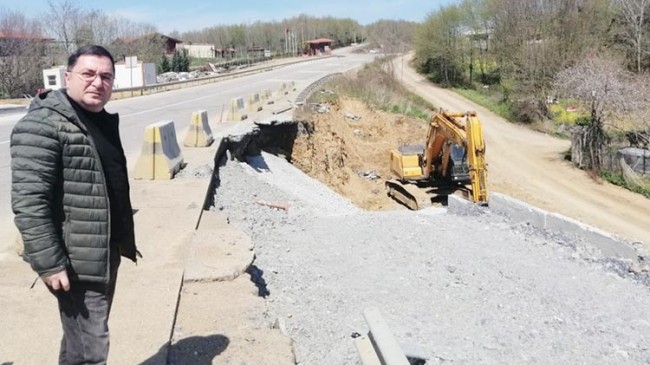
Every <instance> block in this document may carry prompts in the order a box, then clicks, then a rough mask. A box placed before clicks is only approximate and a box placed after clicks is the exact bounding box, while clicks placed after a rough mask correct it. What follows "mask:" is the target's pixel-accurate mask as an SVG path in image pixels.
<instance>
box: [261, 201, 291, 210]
mask: <svg viewBox="0 0 650 365" xmlns="http://www.w3.org/2000/svg"><path fill="white" fill-rule="evenodd" d="M255 203H256V204H259V205H264V206H267V207H270V208H274V209H277V210H284V211H285V212H286V211H288V210H289V204H287V203H273V202H267V201H264V200H256V201H255Z"/></svg>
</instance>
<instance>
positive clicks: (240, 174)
mask: <svg viewBox="0 0 650 365" xmlns="http://www.w3.org/2000/svg"><path fill="white" fill-rule="evenodd" d="M219 176H220V179H221V183H220V186H219V187H218V189H217V192H216V197H215V202H216V203H215V207H214V208H213V209H217V210H220V211H222V212H224V213H225V214H227V215H228V217H229V220H230V222H231V224H235V225H236V226H237V227H238V228H240V229H242V230H243V231H244V232H246V233H247V234H249V235H250V236H251V237H252V239H253V242H254V245H255V253H256V259H255V266H256V268H257V270H256V271H257V272H258V275H256V276H259V277H258V282H259V283H260V285H265V287H266V291H265V294H266V299H267V303H268V307H269V313H270V314H271V315H272V316H275V317H277V318H278V319H279V320H280V321H281V322H284V324H285V326H286V329H287V331H288V334H289V335H290V336H291V337H292V338H293V340H294V348H295V352H296V359H297V362H298V363H299V364H302V365H308V364H309V365H311V364H314V365H321V364H325V365H327V364H332V365H340V364H358V363H360V360H359V357H358V354H357V352H356V349H355V346H354V338H353V337H354V336H355V334H357V333H358V334H366V333H367V331H368V328H367V325H366V323H365V321H364V319H363V310H364V309H365V308H368V307H377V308H378V309H379V310H380V312H381V313H382V315H383V317H384V319H385V320H386V322H387V323H388V325H389V327H390V328H391V331H392V332H393V334H394V336H395V337H396V338H397V340H398V342H400V343H402V344H404V345H407V346H409V347H416V348H419V349H421V350H422V352H424V353H425V354H427V355H428V356H429V360H428V361H427V364H649V363H650V310H649V309H650V306H649V304H648V303H650V290H648V287H647V286H645V285H642V284H641V283H639V282H636V281H634V280H632V279H631V278H630V277H626V276H621V275H620V274H617V273H616V272H615V271H612V270H609V269H608V268H607V267H606V265H604V264H603V263H597V262H590V261H587V260H584V259H581V258H580V255H576V252H575V250H574V248H573V247H572V245H571V242H566V241H563V242H558V241H557V239H556V237H554V236H550V235H544V234H541V233H539V232H535V231H532V230H529V229H527V228H526V227H520V226H519V225H517V224H513V223H512V222H511V221H508V220H507V219H506V218H503V217H501V216H498V215H495V214H492V213H490V212H489V211H487V212H485V213H484V214H480V215H468V216H462V215H452V214H447V212H446V210H445V209H443V208H430V209H427V210H423V211H418V212H412V211H406V210H401V211H380V212H367V211H363V210H361V209H359V208H357V207H355V206H354V205H353V204H352V203H350V201H348V200H346V199H344V198H342V197H341V196H339V195H337V194H336V193H334V192H333V191H331V190H329V188H327V187H325V186H324V185H322V184H320V183H319V182H318V181H316V180H314V179H312V178H310V177H308V176H306V175H304V174H303V173H302V172H301V171H300V170H298V169H297V168H295V167H294V166H292V165H290V164H288V163H287V162H285V161H284V160H283V159H282V158H278V157H276V156H273V155H270V154H266V153H263V154H262V155H261V156H256V157H254V158H251V160H250V161H249V164H246V163H240V162H236V161H229V162H228V163H227V164H226V165H224V166H222V167H220V169H219ZM260 202H266V203H280V204H287V205H288V209H287V210H284V209H275V208H272V207H270V206H269V205H265V204H260ZM573 246H575V245H573Z"/></svg>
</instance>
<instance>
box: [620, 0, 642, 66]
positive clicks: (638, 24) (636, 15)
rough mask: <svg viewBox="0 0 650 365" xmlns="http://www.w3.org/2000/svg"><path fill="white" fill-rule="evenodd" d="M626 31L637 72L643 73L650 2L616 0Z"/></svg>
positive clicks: (625, 36) (625, 37)
mask: <svg viewBox="0 0 650 365" xmlns="http://www.w3.org/2000/svg"><path fill="white" fill-rule="evenodd" d="M615 2H616V5H617V6H618V10H619V16H620V18H621V23H622V26H623V29H624V39H626V40H627V41H628V42H629V43H631V45H632V48H633V50H634V51H633V53H634V60H635V66H636V67H635V68H636V72H637V73H640V72H641V62H642V57H643V55H644V53H646V52H647V51H646V47H647V42H646V39H645V37H646V35H647V33H648V25H647V24H648V16H649V14H648V13H649V12H650V0H615Z"/></svg>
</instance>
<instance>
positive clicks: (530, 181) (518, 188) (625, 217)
mask: <svg viewBox="0 0 650 365" xmlns="http://www.w3.org/2000/svg"><path fill="white" fill-rule="evenodd" d="M398 62H399V63H398ZM407 64H408V62H403V63H402V62H400V60H398V61H397V62H396V65H399V66H396V68H395V69H396V70H399V72H398V73H397V76H398V78H401V80H402V82H403V84H404V85H405V86H406V87H408V88H409V89H411V90H412V91H414V92H415V93H417V94H419V95H421V96H422V97H424V98H426V99H427V100H429V101H430V102H432V103H433V104H434V105H435V106H436V107H442V108H444V109H446V110H450V111H459V112H461V111H466V110H476V111H477V112H478V115H479V118H480V120H481V121H482V122H483V128H484V135H485V141H486V146H487V159H488V164H489V165H488V171H489V188H490V191H493V192H500V193H503V194H506V195H509V196H512V197H514V198H517V199H520V200H523V201H526V202H527V203H529V204H532V205H534V206H537V207H539V208H542V209H545V210H548V211H555V212H558V213H560V214H563V215H566V216H569V217H572V218H574V219H577V220H580V221H582V222H585V223H587V224H590V225H593V226H596V227H598V228H600V229H603V230H605V231H608V232H611V233H614V234H618V235H620V236H622V237H624V238H627V239H629V240H632V241H641V242H643V243H644V244H645V247H646V248H649V247H650V199H646V198H644V197H643V196H641V195H638V194H634V193H631V192H629V191H627V190H625V189H622V188H619V187H617V186H615V185H612V184H609V183H607V182H596V181H594V180H593V179H591V178H590V177H589V176H588V175H587V174H586V173H585V172H584V171H581V170H579V169H576V168H573V167H572V166H571V164H570V163H568V162H566V161H564V160H563V159H562V154H563V152H565V151H566V150H567V149H568V148H569V147H570V142H569V141H567V140H562V139H559V138H555V137H552V136H549V135H546V134H542V133H539V132H535V131H532V130H530V129H527V128H524V127H522V126H520V125H516V124H512V123H509V122H507V121H506V120H504V119H503V118H501V117H499V116H497V115H496V114H494V113H492V112H490V111H488V110H487V109H485V108H483V107H481V106H479V105H477V104H475V103H473V102H471V101H469V100H467V99H465V98H463V97H462V96H460V95H458V94H455V93H453V92H451V91H448V90H445V89H441V88H438V87H436V86H434V85H433V84H431V83H430V82H428V81H427V80H426V79H425V78H424V77H423V76H421V75H419V74H417V73H416V72H415V71H414V70H413V69H411V68H410V67H408V65H407ZM402 65H404V66H403V71H402V70H401V67H402Z"/></svg>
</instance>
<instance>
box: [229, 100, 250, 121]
mask: <svg viewBox="0 0 650 365" xmlns="http://www.w3.org/2000/svg"><path fill="white" fill-rule="evenodd" d="M244 108H245V103H244V98H236V99H231V100H230V108H229V110H228V120H230V121H233V122H239V121H241V120H244V119H246V118H248V115H246V113H244Z"/></svg>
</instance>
